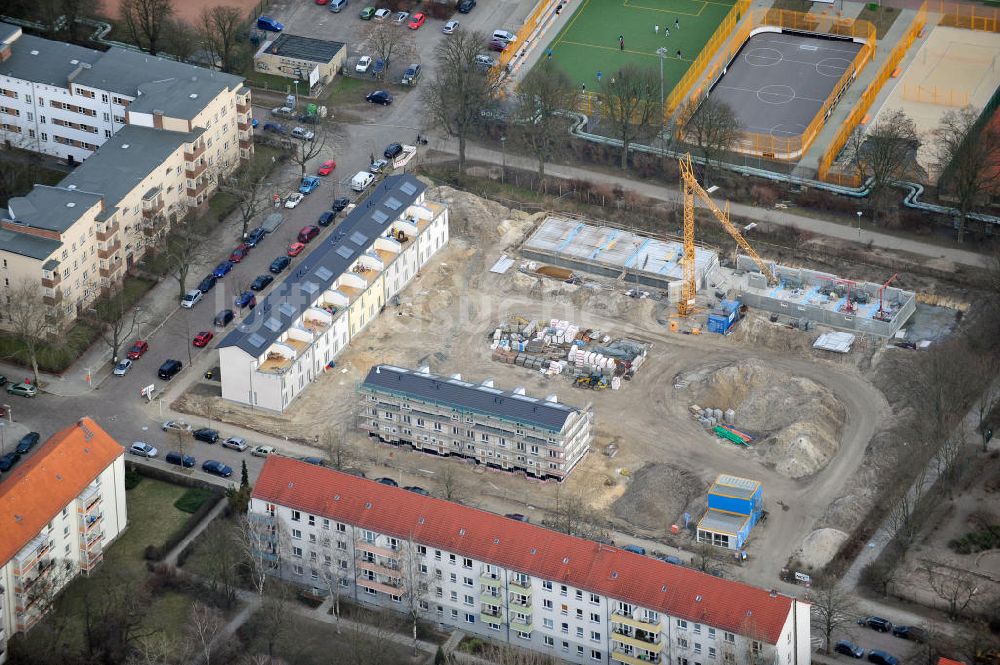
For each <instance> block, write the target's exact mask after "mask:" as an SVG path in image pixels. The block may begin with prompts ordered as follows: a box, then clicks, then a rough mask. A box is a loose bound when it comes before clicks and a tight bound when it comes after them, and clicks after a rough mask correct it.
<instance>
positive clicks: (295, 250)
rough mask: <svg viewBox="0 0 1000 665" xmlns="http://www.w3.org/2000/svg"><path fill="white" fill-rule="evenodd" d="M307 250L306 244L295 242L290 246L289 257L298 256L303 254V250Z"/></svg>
mask: <svg viewBox="0 0 1000 665" xmlns="http://www.w3.org/2000/svg"><path fill="white" fill-rule="evenodd" d="M305 248H306V246H305V244H304V243H301V242H293V243H292V244H291V245H289V246H288V255H289V256H298V255H299V254H301V253H302V250H303V249H305Z"/></svg>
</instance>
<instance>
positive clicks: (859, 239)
mask: <svg viewBox="0 0 1000 665" xmlns="http://www.w3.org/2000/svg"><path fill="white" fill-rule="evenodd" d="M861 215H862V213H861V211H860V210H859V211H858V241H859V242H860V241H861Z"/></svg>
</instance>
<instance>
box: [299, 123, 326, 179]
mask: <svg viewBox="0 0 1000 665" xmlns="http://www.w3.org/2000/svg"><path fill="white" fill-rule="evenodd" d="M311 131H312V132H313V134H314V136H313V137H312V138H311V139H309V140H304V139H297V140H296V141H295V142H293V143H292V150H291V151H290V152H289V153H288V157H289V159H290V160H291V161H293V162H294V163H296V164H298V165H299V177H300V178H303V177H305V175H306V164H308V163H309V162H310V161H311V160H313V159H314V158H315V157H317V156H319V155H320V153H322V152H323V149H324V148H325V147H326V144H327V142H332V138H333V136H332V133H331V130H330V128H329V126H327V125H322V124H320V125H316V126H315V127H314V129H312V130H311Z"/></svg>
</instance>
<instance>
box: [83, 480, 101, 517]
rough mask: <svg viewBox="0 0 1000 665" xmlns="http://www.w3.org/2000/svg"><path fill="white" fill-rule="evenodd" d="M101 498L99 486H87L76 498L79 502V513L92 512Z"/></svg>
mask: <svg viewBox="0 0 1000 665" xmlns="http://www.w3.org/2000/svg"><path fill="white" fill-rule="evenodd" d="M101 497H102V494H101V486H100V485H88V486H87V488H86V489H85V490H83V491H82V492H80V496H78V497H77V499H79V500H80V506H81V510H80V512H83V513H89V512H91V511H93V509H94V508H96V507H97V505H98V504H99V502H100V501H101Z"/></svg>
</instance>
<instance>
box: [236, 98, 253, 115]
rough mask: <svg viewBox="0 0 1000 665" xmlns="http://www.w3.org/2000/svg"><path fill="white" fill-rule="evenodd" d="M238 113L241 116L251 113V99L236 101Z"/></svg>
mask: <svg viewBox="0 0 1000 665" xmlns="http://www.w3.org/2000/svg"><path fill="white" fill-rule="evenodd" d="M236 112H237V113H240V114H244V115H245V114H247V113H250V100H249V99H242V100H241V99H239V98H237V99H236Z"/></svg>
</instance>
